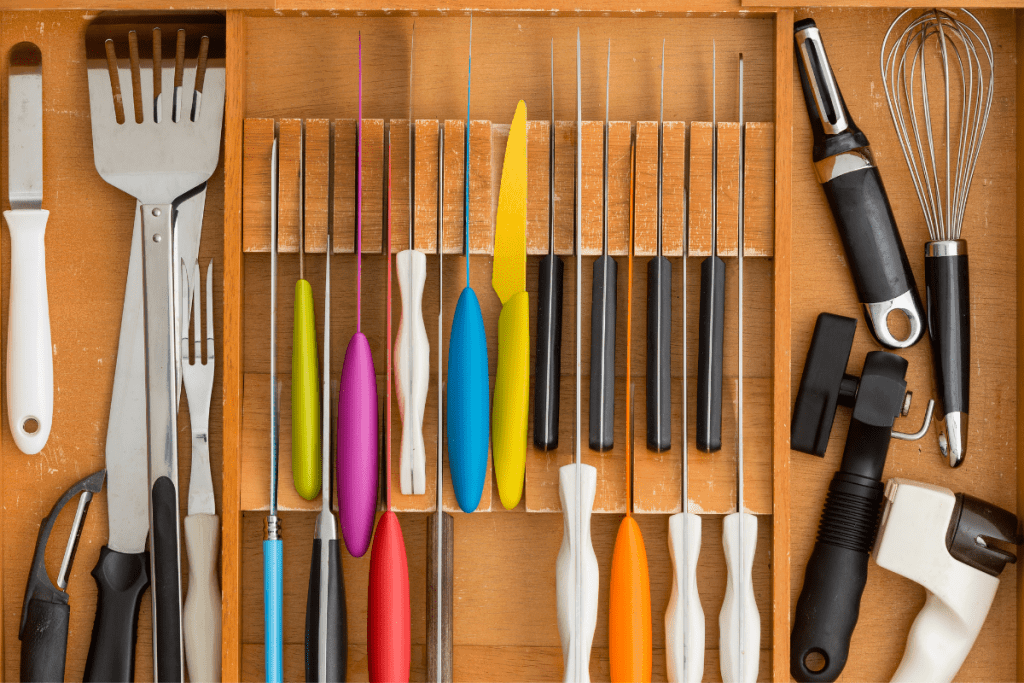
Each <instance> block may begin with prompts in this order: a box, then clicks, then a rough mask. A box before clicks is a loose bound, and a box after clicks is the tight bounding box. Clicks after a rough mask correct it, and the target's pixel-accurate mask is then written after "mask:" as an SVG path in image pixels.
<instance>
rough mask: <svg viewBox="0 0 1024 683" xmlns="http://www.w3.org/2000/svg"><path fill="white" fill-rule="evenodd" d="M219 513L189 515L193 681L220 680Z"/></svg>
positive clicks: (188, 626)
mask: <svg viewBox="0 0 1024 683" xmlns="http://www.w3.org/2000/svg"><path fill="white" fill-rule="evenodd" d="M219 535H220V518H218V517H217V515H188V516H187V517H185V549H186V550H187V551H188V597H186V598H185V608H184V614H183V616H184V625H185V657H186V662H187V663H188V677H189V680H191V681H192V683H216V682H217V681H220V618H221V616H220V609H221V601H220V586H219V585H218V583H217V557H218V555H217V542H218V536H219Z"/></svg>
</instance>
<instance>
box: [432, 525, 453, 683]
mask: <svg viewBox="0 0 1024 683" xmlns="http://www.w3.org/2000/svg"><path fill="white" fill-rule="evenodd" d="M438 515H441V520H440V522H441V524H440V526H441V528H440V533H441V538H440V539H438V537H437V534H438V519H437V516H438ZM439 552H440V554H441V562H440V563H439V562H438V557H437V556H438V553H439ZM438 564H440V565H441V566H440V570H441V576H440V577H439V576H438V575H437V572H438ZM454 572H455V519H454V518H453V517H452V516H451V515H449V514H448V513H447V512H435V513H434V514H432V515H430V517H429V518H428V519H427V672H426V680H428V681H431V683H451V681H452V675H453V674H452V652H453V649H452V648H453V644H454V640H453V635H454V633H453V628H452V625H453V623H454V622H453V619H452V617H453V614H454V612H453V599H454V587H455V581H454V579H455V573H454ZM438 584H440V586H441V593H440V595H438V591H437V586H438ZM439 617H440V619H439ZM439 620H440V625H439V624H438V621H439ZM438 628H440V633H438Z"/></svg>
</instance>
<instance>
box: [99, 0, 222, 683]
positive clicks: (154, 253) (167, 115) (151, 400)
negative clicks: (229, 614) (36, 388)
mask: <svg viewBox="0 0 1024 683" xmlns="http://www.w3.org/2000/svg"><path fill="white" fill-rule="evenodd" d="M183 17H188V18H189V19H191V21H189V20H186V21H185V23H184V25H183V26H181V27H180V28H179V30H178V31H176V32H175V31H172V30H167V29H168V28H169V27H168V26H166V25H164V26H159V25H155V24H154V23H153V22H154V19H156V17H152V16H149V15H136V16H134V17H128V16H125V15H120V14H116V15H108V16H106V17H101V18H100V19H98V20H97V21H94V22H93V23H92V24H91V25H90V26H89V28H88V29H87V30H86V57H87V59H88V66H89V93H90V98H89V100H90V109H91V118H92V130H93V156H94V159H95V162H96V169H97V171H98V172H99V174H100V176H101V177H102V178H103V179H104V180H106V181H107V182H109V183H110V184H112V185H114V186H115V187H117V188H119V189H121V190H122V191H124V192H126V193H128V194H131V195H133V196H134V197H135V198H136V199H137V200H138V201H139V202H140V203H141V204H142V206H141V207H140V213H141V215H142V270H143V283H144V288H143V306H144V309H145V312H146V314H145V316H144V321H145V325H144V328H145V348H146V365H145V367H146V387H147V393H146V418H147V419H146V424H147V436H148V446H149V448H148V451H149V487H148V490H149V492H150V519H151V525H152V548H153V553H152V556H151V557H150V562H151V566H152V572H153V581H154V590H153V622H154V628H153V631H154V638H153V649H154V662H155V670H156V678H157V680H159V681H180V680H182V669H183V659H184V656H183V655H184V653H183V649H182V641H181V582H180V571H181V562H180V543H179V521H178V520H179V514H178V492H177V488H178V472H177V457H178V453H177V399H178V396H177V394H178V391H177V389H178V384H177V383H178V381H179V376H180V374H179V371H178V368H177V361H178V357H177V353H176V352H175V349H176V346H177V338H176V327H177V324H178V323H177V321H176V314H175V310H174V309H175V292H176V286H177V283H176V279H177V278H175V276H174V271H175V267H174V258H175V256H176V254H175V253H174V248H173V247H174V244H175V242H176V240H175V230H174V220H173V209H174V206H175V205H176V204H178V203H179V202H181V201H182V200H183V199H184V198H186V197H187V196H189V195H191V194H192V193H195V192H198V191H199V190H201V189H202V188H203V187H204V184H205V182H206V181H207V180H208V179H209V177H210V176H211V175H212V174H213V171H214V170H215V169H216V167H217V163H218V160H219V156H220V137H221V129H222V122H223V114H224V88H225V85H224V54H225V43H224V37H225V36H224V34H225V20H224V17H222V16H219V15H203V16H202V17H196V16H195V15H180V18H183ZM186 27H187V28H186ZM176 28H177V27H176ZM141 31H145V32H146V33H148V34H150V35H152V40H150V39H149V38H148V36H147V39H145V40H139V38H138V33H139V32H141ZM176 42H180V43H181V44H182V46H181V50H182V51H183V52H182V53H183V54H187V55H197V59H196V60H195V61H194V62H193V61H192V60H191V59H188V60H184V63H183V64H182V63H181V62H176V63H177V65H178V66H175V65H171V66H170V67H169V68H167V69H164V68H163V64H162V60H159V59H156V58H155V57H156V56H157V54H155V53H158V54H163V53H164V52H167V53H168V54H169V53H170V52H171V51H172V50H175V49H176V46H175V43H176ZM190 43H191V44H190ZM154 44H160V45H161V47H160V48H157V49H154V48H153V45H154ZM119 48H120V49H119ZM118 52H120V54H121V55H124V54H125V53H126V52H127V53H129V54H130V55H131V57H132V58H133V59H131V60H126V61H122V62H121V65H123V69H122V70H123V71H124V74H123V76H124V78H120V77H119V76H121V75H122V74H119V73H118V70H119V64H118V59H117V54H118ZM139 60H149V61H151V62H153V63H155V64H160V68H158V69H151V70H148V71H147V70H145V69H142V70H141V73H144V74H147V75H146V76H145V77H142V76H140V75H139V74H138V73H136V74H135V76H134V78H129V77H128V76H129V75H130V73H129V72H130V71H131V65H130V62H131V61H135V62H136V64H137V65H138V61H139ZM177 68H181V69H182V71H183V72H184V73H183V80H182V81H181V82H183V83H186V84H188V85H189V86H191V87H192V89H193V96H192V98H191V99H192V106H191V108H190V109H189V111H186V112H182V111H181V104H182V99H180V98H177V97H176V98H175V100H176V101H175V102H174V103H171V102H164V101H163V99H162V98H161V97H160V95H159V93H160V89H161V87H162V86H159V85H157V84H160V83H162V81H163V80H167V81H169V82H170V81H171V80H172V79H173V78H174V76H175V71H176V69H177ZM114 74H118V77H114V76H113V75H114ZM154 75H159V76H160V77H159V78H156V79H154V78H153V76H154ZM136 79H139V80H138V81H137V82H141V83H142V90H143V92H142V93H140V94H141V97H139V98H135V97H133V98H131V99H128V98H123V97H121V96H120V95H123V93H125V92H131V88H132V85H131V83H132V81H133V80H136ZM204 93H205V94H206V97H205V98H204V97H203V94H204ZM176 94H177V93H176ZM128 101H133V102H135V103H137V104H138V105H139V107H138V108H137V109H136V111H135V112H134V113H135V117H134V122H132V121H129V120H127V119H128V117H126V116H125V111H124V107H123V103H124V102H128ZM143 103H147V104H145V105H144V104H143ZM148 105H151V106H148ZM119 120H120V123H119ZM182 150H188V153H187V154H183V153H182ZM137 427H138V426H137V425H135V426H134V428H137Z"/></svg>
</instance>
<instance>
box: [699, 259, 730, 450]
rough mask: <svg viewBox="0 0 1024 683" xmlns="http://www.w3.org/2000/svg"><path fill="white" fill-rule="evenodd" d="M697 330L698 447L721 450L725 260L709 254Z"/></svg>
mask: <svg viewBox="0 0 1024 683" xmlns="http://www.w3.org/2000/svg"><path fill="white" fill-rule="evenodd" d="M698 324H699V327H698V330H697V333H698V334H697V448H699V449H700V450H702V451H704V452H705V453H713V452H715V451H719V450H721V449H722V345H723V341H724V328H725V262H724V261H722V259H720V258H718V257H717V256H709V257H707V258H706V259H704V262H703V263H701V264H700V320H699V322H698Z"/></svg>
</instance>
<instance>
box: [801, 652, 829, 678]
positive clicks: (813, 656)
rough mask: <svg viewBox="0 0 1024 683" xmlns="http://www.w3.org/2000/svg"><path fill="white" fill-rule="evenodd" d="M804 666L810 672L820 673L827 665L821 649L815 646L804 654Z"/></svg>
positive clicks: (826, 658)
mask: <svg viewBox="0 0 1024 683" xmlns="http://www.w3.org/2000/svg"><path fill="white" fill-rule="evenodd" d="M804 666H805V667H806V668H807V670H808V671H810V672H811V673H815V674H816V673H821V672H822V671H824V670H825V667H827V666H828V657H827V656H826V655H825V652H824V651H823V650H819V649H817V648H815V649H813V650H811V651H810V652H808V653H807V654H806V655H804Z"/></svg>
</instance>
